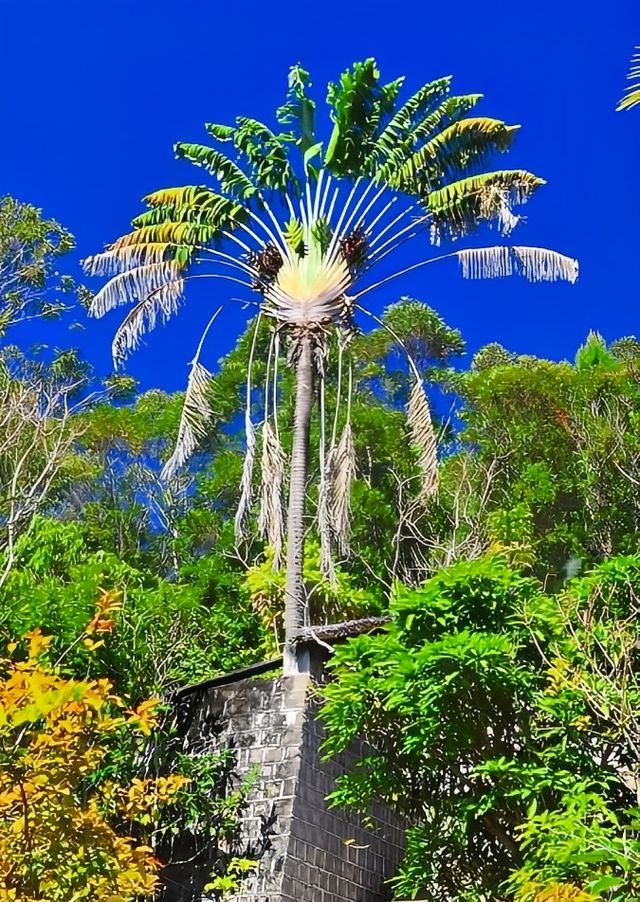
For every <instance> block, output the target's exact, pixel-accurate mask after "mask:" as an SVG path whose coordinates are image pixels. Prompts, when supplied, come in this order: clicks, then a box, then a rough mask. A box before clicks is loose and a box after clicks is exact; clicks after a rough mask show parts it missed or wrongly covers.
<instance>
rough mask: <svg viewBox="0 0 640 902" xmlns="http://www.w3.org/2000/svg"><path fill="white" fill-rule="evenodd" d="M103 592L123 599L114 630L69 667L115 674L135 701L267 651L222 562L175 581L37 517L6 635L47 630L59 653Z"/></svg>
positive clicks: (25, 542) (12, 594)
mask: <svg viewBox="0 0 640 902" xmlns="http://www.w3.org/2000/svg"><path fill="white" fill-rule="evenodd" d="M100 587H105V588H109V589H113V590H116V591H117V592H119V593H120V595H121V600H122V607H121V609H120V610H119V612H118V613H117V614H116V615H115V618H116V622H117V629H116V631H115V633H114V635H113V637H112V639H111V641H110V642H109V643H108V644H107V645H105V646H104V647H101V648H100V649H98V650H96V651H95V652H93V653H92V655H91V656H89V655H88V653H87V650H86V649H85V648H84V646H83V645H82V644H79V645H78V644H77V645H75V646H73V648H72V649H71V651H69V652H68V653H67V655H66V660H67V663H68V665H69V666H71V667H73V669H74V671H75V672H78V673H83V672H85V671H87V670H88V672H90V673H92V674H95V675H98V674H100V673H108V674H109V675H110V678H111V679H112V681H113V682H114V684H115V686H116V689H117V691H119V692H121V693H122V694H123V695H125V696H127V697H129V698H132V699H135V698H140V697H141V696H144V695H149V694H152V693H154V692H155V693H158V692H160V693H163V694H164V693H167V692H169V691H170V690H171V689H172V688H176V687H180V686H184V685H186V684H188V683H192V682H197V681H198V680H201V679H205V678H207V677H209V676H211V675H212V674H214V673H216V672H217V673H219V672H225V671H228V670H233V669H235V668H236V667H239V666H242V665H243V664H245V663H252V662H253V661H255V660H259V659H260V658H261V656H262V655H263V653H264V652H263V650H262V649H263V643H264V641H265V638H264V634H263V633H262V631H261V628H260V625H259V622H258V621H257V619H256V618H255V616H254V614H253V611H252V609H251V606H250V601H249V596H248V593H247V592H246V590H244V589H243V585H242V579H241V578H240V576H239V575H238V573H237V572H234V570H233V568H232V567H230V566H229V565H228V564H227V562H226V561H225V559H224V558H220V557H213V556H212V557H209V558H207V559H204V560H202V561H200V562H199V563H198V564H197V565H194V566H193V567H192V568H187V569H186V571H185V573H184V574H183V577H182V579H181V580H180V581H178V582H168V581H166V580H163V579H162V578H159V577H157V576H155V575H154V574H153V573H151V572H149V571H146V572H143V571H141V570H138V569H136V568H134V567H132V566H130V565H128V564H125V563H123V562H122V561H121V560H120V559H119V558H118V557H116V555H115V554H113V553H111V552H108V551H106V550H104V549H101V550H96V551H91V550H90V549H89V548H87V543H86V534H85V530H84V529H83V527H82V525H81V524H78V523H61V522H57V521H55V520H51V519H36V520H35V522H34V523H33V524H32V527H31V529H30V530H29V532H28V533H27V534H26V535H25V536H23V537H22V539H20V541H19V542H18V544H17V547H16V564H15V566H14V568H13V569H12V571H11V573H10V575H9V578H8V580H7V582H6V583H5V585H4V587H3V589H2V614H1V615H0V630H1V631H2V633H3V634H4V636H5V637H7V638H12V637H14V636H16V635H22V634H23V633H24V632H26V631H27V630H29V629H32V628H34V627H35V626H37V625H39V624H40V623H47V624H48V625H49V627H50V629H52V631H54V632H55V634H56V637H57V638H56V642H57V643H58V645H59V647H58V645H57V646H56V648H58V651H60V652H61V651H62V649H64V648H67V647H69V646H71V645H72V643H73V640H74V638H75V636H77V635H78V633H79V631H80V629H81V627H82V625H83V624H84V623H86V622H87V620H88V619H89V617H90V615H91V612H92V610H93V606H94V603H95V599H96V597H97V595H98V591H99V588H100Z"/></svg>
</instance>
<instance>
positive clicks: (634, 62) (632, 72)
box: [616, 47, 640, 110]
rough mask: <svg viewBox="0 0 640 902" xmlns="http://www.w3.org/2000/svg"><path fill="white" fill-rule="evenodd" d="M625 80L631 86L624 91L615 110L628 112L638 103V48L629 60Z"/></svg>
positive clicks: (639, 77)
mask: <svg viewBox="0 0 640 902" xmlns="http://www.w3.org/2000/svg"><path fill="white" fill-rule="evenodd" d="M627 80H628V81H630V82H631V84H630V85H629V86H628V88H627V90H626V91H625V95H624V97H623V98H622V100H621V101H620V102H619V103H618V106H617V107H616V110H629V109H631V107H633V106H637V104H639V103H640V47H636V52H635V53H634V55H633V57H632V59H631V67H630V69H629V74H628V75H627Z"/></svg>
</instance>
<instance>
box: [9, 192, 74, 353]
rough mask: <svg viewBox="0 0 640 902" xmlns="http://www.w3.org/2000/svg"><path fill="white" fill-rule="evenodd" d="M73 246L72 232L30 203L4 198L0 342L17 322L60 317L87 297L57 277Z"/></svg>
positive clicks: (71, 283) (68, 278) (65, 278)
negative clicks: (61, 259)
mask: <svg viewBox="0 0 640 902" xmlns="http://www.w3.org/2000/svg"><path fill="white" fill-rule="evenodd" d="M74 247H75V240H74V238H73V235H72V234H71V232H69V231H68V230H67V229H65V228H64V227H63V226H61V225H60V224H59V223H57V222H56V221H55V220H54V219H44V218H43V216H42V212H41V211H40V210H38V209H37V208H36V207H33V206H32V205H31V204H25V203H21V202H20V201H18V200H15V198H13V197H9V196H8V195H7V196H5V197H3V198H0V338H3V337H4V336H5V335H6V333H7V330H8V329H9V328H11V326H15V325H16V324H17V323H20V322H25V321H28V320H32V319H36V318H45V319H48V318H51V317H56V316H59V315H60V314H61V313H63V312H64V311H66V310H68V309H70V307H71V306H72V303H71V302H72V301H73V300H75V296H78V297H79V298H80V299H81V300H82V301H84V302H85V303H86V302H88V300H89V297H90V295H89V292H88V291H87V290H86V288H84V287H83V286H79V285H77V284H76V282H75V281H74V280H73V279H72V278H71V276H58V273H57V271H56V270H57V267H58V265H59V263H58V260H59V258H60V257H62V256H64V255H65V254H68V253H69V252H70V251H72V250H73V248H74Z"/></svg>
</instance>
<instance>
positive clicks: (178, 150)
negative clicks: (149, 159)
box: [174, 142, 258, 200]
mask: <svg viewBox="0 0 640 902" xmlns="http://www.w3.org/2000/svg"><path fill="white" fill-rule="evenodd" d="M174 151H175V154H176V157H178V159H181V158H183V159H186V160H189V161H190V162H191V163H194V164H195V165H196V166H202V167H203V168H204V169H206V170H207V171H208V172H210V173H211V174H212V175H214V176H215V177H216V178H217V179H218V180H219V182H220V187H221V188H222V190H223V191H225V192H226V193H227V194H229V195H230V196H231V197H236V198H238V199H240V200H247V199H248V198H249V197H251V196H252V195H253V194H255V193H256V191H257V190H258V189H257V187H256V186H255V185H254V184H253V182H252V181H251V179H250V178H249V176H248V175H246V173H245V172H243V170H242V169H241V168H240V166H238V164H237V163H234V161H233V160H230V159H229V157H227V156H225V155H224V154H223V153H221V152H220V151H219V150H215V149H214V148H213V147H207V146H206V145H204V144H185V143H183V142H178V143H177V144H176V145H175V147H174Z"/></svg>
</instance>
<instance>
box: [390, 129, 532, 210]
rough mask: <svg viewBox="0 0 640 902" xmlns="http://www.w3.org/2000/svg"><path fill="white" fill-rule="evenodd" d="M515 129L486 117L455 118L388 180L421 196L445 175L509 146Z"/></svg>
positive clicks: (459, 171) (460, 172) (457, 174)
mask: <svg viewBox="0 0 640 902" xmlns="http://www.w3.org/2000/svg"><path fill="white" fill-rule="evenodd" d="M517 129H518V126H513V125H511V126H510V125H506V124H505V123H504V122H501V121H500V120H498V119H489V118H486V117H485V118H480V117H477V118H469V119H461V120H460V121H459V122H454V123H453V124H452V125H449V126H447V127H446V128H444V129H443V130H442V131H441V132H439V133H438V134H436V135H435V137H433V138H431V140H430V141H427V143H426V144H423V145H422V147H421V148H420V149H419V150H416V151H415V152H414V153H413V154H412V155H411V157H410V158H409V159H408V160H407V162H406V163H404V164H403V166H402V167H401V168H400V170H399V171H398V172H397V173H396V174H395V175H394V176H393V177H392V178H390V179H389V184H390V185H391V186H392V187H398V188H400V189H401V190H403V191H406V192H407V193H408V194H419V195H423V196H424V195H426V194H427V193H428V192H429V191H434V190H437V189H438V188H441V187H442V185H443V183H444V182H445V180H446V179H447V178H451V177H455V178H458V177H460V176H461V175H463V174H464V173H468V172H469V171H470V170H471V169H472V168H473V167H474V166H478V165H479V164H482V163H483V162H484V161H485V160H486V159H487V157H488V156H490V155H491V154H492V153H494V152H496V151H500V152H504V151H505V150H508V149H509V147H510V145H511V143H512V141H513V138H514V135H515V133H516V131H517Z"/></svg>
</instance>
